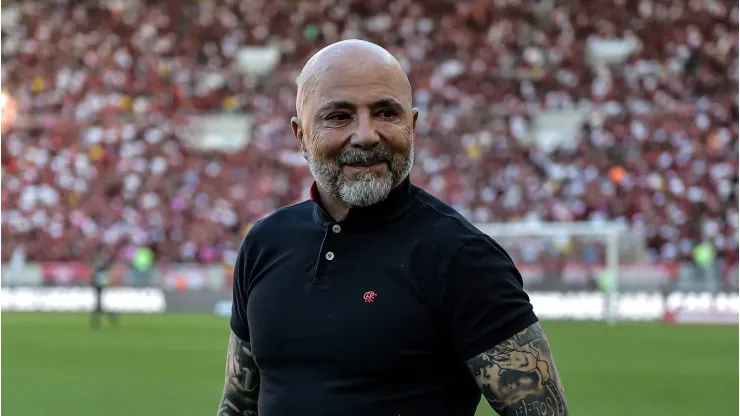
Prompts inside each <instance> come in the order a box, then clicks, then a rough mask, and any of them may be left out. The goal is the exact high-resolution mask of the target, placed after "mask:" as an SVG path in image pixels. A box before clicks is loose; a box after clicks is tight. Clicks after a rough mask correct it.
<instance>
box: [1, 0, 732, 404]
mask: <svg viewBox="0 0 740 416" xmlns="http://www.w3.org/2000/svg"><path fill="white" fill-rule="evenodd" d="M737 21H738V7H737V4H736V3H734V2H732V1H729V0H722V1H717V0H689V1H669V0H613V1H611V0H610V1H605V0H583V1H578V0H550V1H530V0H488V1H459V2H452V1H446V0H445V1H442V0H440V1H421V0H395V1H386V0H373V1H359V0H343V1H342V0H321V1H318V0H317V1H298V0H293V1H289V0H272V1H269V0H250V1H237V0H223V1H212V0H201V1H185V0H167V1H164V0H160V1H138V0H125V1H123V0H121V1H86V0H76V1H75V0H53V1H52V0H47V1H5V2H3V3H2V89H3V95H2V103H1V104H2V133H3V135H2V156H1V159H2V286H3V288H2V292H1V294H2V310H3V313H2V358H3V366H2V411H7V412H8V414H25V415H29V416H30V415H47V414H55V415H62V416H66V415H70V416H72V415H74V416H83V415H92V414H101V413H103V414H109V415H112V416H115V415H128V414H147V415H148V414H152V415H155V414H165V413H166V414H180V415H200V414H209V412H212V413H215V410H216V403H217V401H218V398H219V395H220V393H221V387H222V383H223V367H224V351H225V348H226V337H227V333H228V323H227V319H226V318H225V317H224V316H223V315H224V314H228V309H229V308H228V306H229V301H230V299H229V298H230V294H229V288H230V284H231V282H230V267H231V264H232V263H233V260H234V256H235V252H236V250H237V248H238V245H239V242H240V240H241V238H242V237H243V235H244V233H245V232H246V231H247V230H248V228H249V226H250V224H251V223H253V222H254V221H256V220H258V219H259V218H261V217H262V216H264V215H266V214H268V213H269V212H271V211H272V210H274V209H276V208H277V207H279V206H282V205H287V204H292V203H295V202H296V201H299V200H301V199H304V198H306V196H307V195H306V193H307V190H308V185H309V184H310V175H309V172H308V169H307V168H306V166H305V164H304V163H303V160H302V158H301V156H300V154H299V153H298V151H297V147H296V145H295V141H294V139H293V138H292V136H291V132H290V130H289V123H288V120H289V117H290V116H291V115H292V114H293V112H294V94H295V79H296V77H297V75H298V73H299V71H300V69H301V67H302V65H303V63H304V62H305V61H306V59H307V58H308V57H309V56H310V55H311V54H312V53H313V52H315V51H316V50H318V49H319V48H321V47H322V46H324V45H326V44H328V43H331V42H334V41H337V40H340V39H345V38H362V39H367V40H371V41H374V42H376V43H379V44H380V45H383V46H384V47H386V48H387V49H388V50H390V51H391V52H392V53H393V54H394V55H395V56H396V57H397V58H398V59H399V61H400V62H401V63H402V64H403V65H404V67H405V68H406V70H407V72H408V73H409V77H410V79H411V82H412V85H413V87H414V101H415V104H416V105H417V106H418V107H419V108H420V110H421V114H422V117H421V120H420V125H419V130H418V132H417V136H416V143H417V152H418V156H417V164H416V167H415V168H414V171H413V173H412V175H413V176H412V177H413V179H414V181H415V182H416V183H417V184H419V185H421V186H422V187H424V188H426V189H427V190H429V191H430V192H431V193H433V194H435V195H437V196H439V197H441V198H443V199H444V200H446V201H448V202H449V203H450V204H451V205H453V206H454V207H455V208H457V209H459V210H460V211H461V212H463V213H464V214H465V215H466V216H468V218H470V219H471V220H472V221H473V222H475V223H477V224H487V225H490V226H491V227H494V226H493V225H491V224H499V225H500V224H503V223H505V224H509V226H511V224H516V227H515V228H516V229H519V230H531V231H521V232H519V233H518V235H516V236H514V235H510V234H507V235H505V236H503V235H502V236H495V237H498V238H499V241H500V242H501V244H502V245H503V246H504V247H505V248H507V250H509V251H510V252H511V253H512V255H513V256H514V258H515V260H516V261H517V264H518V265H519V267H520V268H521V270H522V273H523V275H524V278H525V280H526V284H527V290H528V291H530V293H531V294H532V297H533V303H534V304H535V309H536V311H537V312H538V313H539V314H540V315H541V316H542V317H543V318H544V319H546V321H545V323H544V326H545V328H546V330H547V331H548V335H549V336H550V338H551V341H552V343H553V344H554V349H555V354H556V359H557V361H558V364H559V366H560V367H561V369H560V370H561V373H562V374H563V377H564V381H565V385H566V389H567V393H568V397H569V401H570V402H571V407H572V410H573V414H575V415H580V414H587V415H626V414H629V415H637V416H639V415H663V414H665V415H672V416H677V415H693V414H713V415H734V414H737V411H738V407H737V404H738V378H737V372H736V369H737V368H738V354H737V353H738V331H737V313H738V306H737V305H738V300H737V284H738V245H737V244H738V197H737V191H738V175H737V173H738V94H737V91H738V66H737V53H738V45H737V44H738V36H737V33H738V22H737ZM532 224H536V225H535V226H532ZM542 224H545V225H542ZM553 224H559V225H553ZM607 224H612V225H614V224H616V225H621V226H623V227H624V231H623V232H622V233H621V234H620V237H619V240H618V242H617V245H616V247H617V252H618V259H619V273H617V274H616V276H615V275H613V273H611V272H613V271H614V270H611V269H609V268H605V265H606V256H607V253H608V247H607V245H606V244H605V243H604V242H603V239H601V238H598V236H596V237H594V236H591V237H586V236H585V235H582V234H581V233H579V232H578V231H577V230H582V229H584V227H585V228H592V229H599V227H604V226H605V225H607ZM520 225H521V227H519V226H520ZM558 227H559V228H558ZM542 230H560V231H558V232H557V233H550V234H554V235H550V236H545V235H544V234H545V233H543V232H542ZM100 246H103V247H106V248H108V249H109V250H110V251H111V252H113V253H115V255H116V257H117V259H118V261H117V263H116V265H115V267H114V268H113V270H111V279H112V281H113V286H114V288H113V289H112V290H111V293H110V295H109V296H108V297H107V298H106V299H105V302H106V304H107V305H109V306H110V307H112V308H115V309H117V310H120V311H124V312H128V313H127V314H126V315H125V316H124V317H123V320H122V325H121V326H120V327H119V328H116V329H110V328H103V329H102V330H100V331H98V332H93V331H91V330H90V329H89V328H88V326H87V325H88V318H87V316H86V315H84V314H82V313H81V312H84V311H86V310H89V309H90V308H91V307H92V297H91V293H90V290H89V288H87V285H88V284H89V283H88V282H89V278H90V263H91V261H92V260H93V259H92V255H93V252H94V249H95V248H96V247H100ZM615 278H616V279H615ZM615 280H616V282H618V283H619V293H620V295H621V298H619V303H618V304H617V305H618V308H617V309H615V310H614V311H613V312H614V313H616V314H617V317H618V318H619V321H620V322H619V323H618V324H617V325H616V326H613V327H610V326H606V325H604V324H603V322H602V321H603V320H604V319H605V318H606V317H605V312H604V305H603V302H604V296H603V293H602V292H601V290H604V289H608V287H609V286H610V285H613V284H614V281H615ZM61 312H67V313H61ZM161 312H166V313H165V314H161ZM638 321H639V322H638ZM683 323H692V325H688V326H685V325H681V324H683ZM721 323H729V324H731V325H730V326H720V325H719V324H721ZM480 414H481V415H490V414H492V413H491V412H490V411H489V410H486V409H484V408H482V409H481V411H480Z"/></svg>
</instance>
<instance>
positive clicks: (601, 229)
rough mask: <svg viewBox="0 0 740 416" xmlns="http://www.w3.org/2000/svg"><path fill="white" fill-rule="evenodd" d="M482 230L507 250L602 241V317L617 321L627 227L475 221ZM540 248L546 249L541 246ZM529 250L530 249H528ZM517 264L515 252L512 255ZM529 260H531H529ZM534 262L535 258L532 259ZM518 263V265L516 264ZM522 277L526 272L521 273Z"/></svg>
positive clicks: (609, 223)
mask: <svg viewBox="0 0 740 416" xmlns="http://www.w3.org/2000/svg"><path fill="white" fill-rule="evenodd" d="M476 226H477V227H478V228H479V229H480V230H481V231H482V232H484V233H486V234H488V235H489V236H491V237H492V238H493V239H495V240H496V241H497V242H498V243H499V244H500V245H501V246H502V247H503V248H504V249H506V250H507V251H510V247H511V246H512V245H513V244H512V243H513V241H515V240H517V241H518V243H519V244H518V246H519V247H520V248H521V247H523V248H524V250H525V251H526V250H527V247H526V245H527V244H530V245H531V246H538V247H540V248H542V247H543V246H549V245H554V244H556V242H558V241H560V242H565V243H566V244H570V242H571V241H572V240H573V239H578V240H580V241H587V242H589V244H603V250H601V252H602V254H603V255H601V256H600V257H601V258H602V264H603V266H602V267H603V270H604V272H605V273H602V276H601V279H606V280H607V281H606V282H604V283H605V284H604V285H603V289H604V290H603V291H602V293H603V295H604V319H605V320H606V322H607V323H608V324H610V325H614V324H615V323H616V322H617V320H618V315H619V314H618V310H617V308H618V294H619V265H620V261H621V259H620V238H621V237H622V236H623V234H624V233H625V231H626V230H627V228H626V227H625V226H624V225H622V224H618V223H615V222H598V223H595V222H556V223H552V222H516V221H515V222H507V223H486V224H476ZM543 250H546V248H545V249H543ZM530 251H531V250H530ZM513 257H514V258H515V262H517V263H518V260H519V259H517V258H516V257H517V256H516V255H514V256H513ZM530 261H531V260H530ZM535 263H536V261H535ZM517 266H519V264H517ZM522 274H523V276H524V278H525V280H526V279H527V276H526V272H523V273H522Z"/></svg>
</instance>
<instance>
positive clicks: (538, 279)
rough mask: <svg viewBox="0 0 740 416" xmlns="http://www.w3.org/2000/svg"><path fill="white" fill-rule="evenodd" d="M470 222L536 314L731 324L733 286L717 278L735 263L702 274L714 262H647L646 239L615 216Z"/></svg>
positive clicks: (733, 321)
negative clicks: (500, 256) (520, 283)
mask: <svg viewBox="0 0 740 416" xmlns="http://www.w3.org/2000/svg"><path fill="white" fill-rule="evenodd" d="M477 226H478V228H479V229H481V230H482V231H483V232H485V233H487V234H488V235H490V236H491V237H493V238H494V239H495V240H496V241H497V242H498V243H499V244H500V245H501V246H502V247H504V249H506V251H507V252H508V253H509V255H510V256H511V257H512V259H513V260H514V262H515V263H516V265H517V268H518V269H519V271H520V272H521V274H522V278H523V280H524V286H525V290H526V291H527V292H528V293H529V296H530V299H531V301H532V304H533V306H534V309H535V312H536V313H537V315H538V316H539V317H540V318H542V319H558V320H562V319H567V320H603V321H606V322H608V323H609V324H614V323H616V322H618V321H624V320H629V321H663V322H666V323H686V324H731V325H737V324H738V310H739V309H740V307H739V306H738V304H739V303H740V302H739V300H738V292H737V285H736V283H735V286H734V289H731V288H727V287H724V288H723V286H722V285H720V284H718V283H721V282H723V281H726V282H727V283H732V282H733V281H735V282H736V281H737V278H736V275H737V271H736V269H737V267H736V266H734V269H733V267H729V268H725V269H727V270H726V271H727V273H729V275H728V276H729V278H727V277H728V276H724V275H723V274H722V273H714V274H711V273H709V272H711V271H712V270H715V271H716V268H712V269H698V268H697V267H696V265H695V264H692V263H690V262H686V261H683V262H681V261H671V262H660V261H655V260H654V259H653V258H651V257H654V256H650V255H649V251H648V247H647V244H646V239H645V238H644V237H643V236H642V235H641V234H640V233H637V232H635V231H633V230H630V229H628V228H626V227H624V226H622V225H620V224H617V223H609V222H604V223H590V222H589V223H586V222H570V223H568V222H563V223H531V222H509V223H494V224H478V225H477ZM733 270H734V271H733ZM727 273H724V274H727ZM733 273H734V274H735V278H734V280H733V279H732V274H733ZM711 276H715V277H711Z"/></svg>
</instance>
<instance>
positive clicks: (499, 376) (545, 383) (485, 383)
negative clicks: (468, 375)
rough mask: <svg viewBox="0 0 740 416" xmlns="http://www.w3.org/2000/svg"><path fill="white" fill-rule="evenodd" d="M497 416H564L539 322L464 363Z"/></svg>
mask: <svg viewBox="0 0 740 416" xmlns="http://www.w3.org/2000/svg"><path fill="white" fill-rule="evenodd" d="M467 365H468V368H469V369H470V371H471V372H472V373H473V375H474V376H475V380H476V381H477V383H478V386H479V387H480V389H481V391H482V392H483V397H485V398H486V400H487V401H488V403H489V404H490V405H491V407H492V408H493V410H495V411H496V413H498V414H499V415H501V416H520V415H521V416H524V415H527V416H551V415H552V416H567V415H568V414H569V413H568V406H567V404H566V402H565V393H564V391H563V385H562V383H561V381H560V377H559V376H558V371H557V369H556V368H555V363H554V362H553V359H552V354H551V353H550V344H549V343H548V342H547V338H546V337H545V333H544V331H543V330H542V327H541V326H540V324H539V323H534V324H532V325H530V326H529V327H527V328H526V329H525V330H523V331H521V332H519V333H518V334H516V335H514V336H513V337H511V338H509V339H508V340H506V341H504V342H502V343H500V344H499V345H496V346H495V347H493V348H491V349H490V350H488V351H485V352H483V353H481V354H479V355H477V356H475V357H473V358H471V359H470V360H468V361H467Z"/></svg>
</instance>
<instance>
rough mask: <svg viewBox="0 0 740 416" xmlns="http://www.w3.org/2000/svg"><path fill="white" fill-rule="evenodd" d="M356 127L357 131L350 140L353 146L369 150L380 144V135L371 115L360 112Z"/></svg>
mask: <svg viewBox="0 0 740 416" xmlns="http://www.w3.org/2000/svg"><path fill="white" fill-rule="evenodd" d="M355 126H356V127H355V131H354V132H353V133H352V137H351V138H350V145H351V146H353V147H359V148H362V149H369V148H372V147H375V146H376V145H377V144H378V143H380V140H381V139H380V135H379V134H378V130H377V128H376V126H375V123H373V120H372V117H370V114H368V113H364V112H360V114H358V116H357V122H356V123H355Z"/></svg>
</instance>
